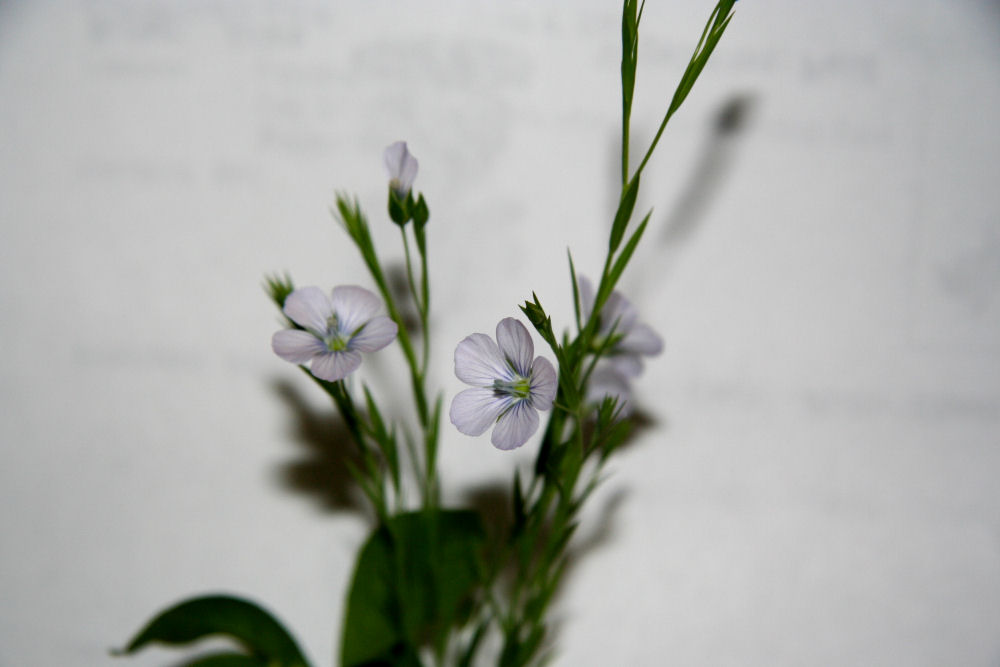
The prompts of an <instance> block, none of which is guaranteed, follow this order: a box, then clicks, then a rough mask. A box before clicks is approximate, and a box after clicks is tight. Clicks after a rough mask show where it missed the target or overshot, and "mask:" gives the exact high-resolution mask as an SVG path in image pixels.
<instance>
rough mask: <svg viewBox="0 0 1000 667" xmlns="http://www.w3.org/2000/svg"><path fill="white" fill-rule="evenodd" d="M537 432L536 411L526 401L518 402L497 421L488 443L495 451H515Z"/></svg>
mask: <svg viewBox="0 0 1000 667" xmlns="http://www.w3.org/2000/svg"><path fill="white" fill-rule="evenodd" d="M537 430H538V411H536V410H535V408H533V407H531V405H530V404H529V403H528V401H518V402H517V403H515V404H514V405H513V407H511V409H510V410H508V411H507V412H505V413H504V414H502V415H501V416H500V419H498V420H497V425H496V427H495V428H494V429H493V436H492V437H491V438H490V442H492V443H493V446H494V447H496V448H497V449H503V450H509V449H517V448H518V447H520V446H521V445H523V444H524V443H526V442H527V441H528V438H530V437H531V436H532V435H534V433H535V431H537Z"/></svg>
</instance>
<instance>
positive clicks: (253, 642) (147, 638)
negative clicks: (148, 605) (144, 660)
mask: <svg viewBox="0 0 1000 667" xmlns="http://www.w3.org/2000/svg"><path fill="white" fill-rule="evenodd" d="M210 635H223V636H226V637H230V638H232V639H234V640H236V641H237V642H238V643H239V644H241V645H242V646H243V647H244V648H246V650H247V651H249V652H250V654H251V655H252V656H253V657H255V658H258V659H260V660H262V661H264V662H265V663H267V664H274V665H280V666H281V667H304V666H305V665H307V664H308V663H307V662H306V659H305V657H303V655H302V652H301V651H300V650H299V647H298V645H297V644H296V643H295V640H294V639H293V638H292V636H291V635H290V634H289V633H288V631H287V630H285V628H284V626H282V625H281V623H279V622H278V621H277V620H276V619H275V618H274V617H273V616H272V615H271V614H270V613H268V612H267V611H265V610H264V609H262V608H261V607H259V606H257V605H256V604H254V603H253V602H250V601H248V600H244V599H241V598H236V597H232V596H228V595H206V596H203V597H197V598H192V599H189V600H185V601H184V602H181V603H179V604H177V605H174V606H173V607H170V608H169V609H166V610H164V611H162V612H160V614H158V615H157V616H156V617H155V618H154V619H153V620H152V621H150V622H149V624H148V625H147V626H146V627H145V628H143V629H142V630H141V631H140V632H139V633H138V634H137V635H136V636H135V637H134V638H133V639H132V640H131V641H130V642H129V643H128V645H127V646H126V647H125V648H124V649H122V650H121V651H120V653H122V654H131V653H135V652H137V651H139V650H140V649H142V648H144V647H145V646H147V645H148V644H150V643H153V642H159V643H162V644H170V645H175V646H176V645H183V644H189V643H191V642H194V641H197V640H199V639H201V638H203V637H208V636H210Z"/></svg>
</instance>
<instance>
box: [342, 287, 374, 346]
mask: <svg viewBox="0 0 1000 667" xmlns="http://www.w3.org/2000/svg"><path fill="white" fill-rule="evenodd" d="M330 303H331V304H332V306H333V310H334V312H335V313H337V322H338V325H339V327H340V333H342V334H344V335H345V336H346V335H349V334H352V333H354V332H355V331H357V330H358V328H360V327H361V326H362V325H363V324H364V323H365V322H367V321H368V320H370V319H372V318H373V317H375V316H376V315H377V314H378V312H379V310H381V308H382V302H381V301H380V300H379V298H378V297H377V296H375V295H374V294H372V293H371V292H369V291H368V290H366V289H365V288H364V287H358V286H357V285H341V286H340V287H334V288H333V293H332V294H331V295H330Z"/></svg>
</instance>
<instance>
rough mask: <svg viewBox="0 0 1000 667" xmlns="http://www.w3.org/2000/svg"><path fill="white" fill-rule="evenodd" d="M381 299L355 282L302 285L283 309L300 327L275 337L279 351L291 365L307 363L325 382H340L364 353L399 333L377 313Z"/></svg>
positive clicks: (287, 330)
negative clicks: (322, 286)
mask: <svg viewBox="0 0 1000 667" xmlns="http://www.w3.org/2000/svg"><path fill="white" fill-rule="evenodd" d="M381 308H382V302H381V301H379V298H378V297H377V296H375V295H374V294H372V293H371V292H369V291H368V290H366V289H365V288H363V287H358V286H357V285H342V286H340V287H334V288H333V292H331V293H330V294H327V293H326V292H324V291H323V290H321V289H320V288H318V287H301V288H299V289H297V290H295V291H294V292H292V293H291V294H289V295H288V298H287V299H285V306H284V308H283V309H282V310H283V312H284V313H285V315H287V316H288V319H290V320H291V321H292V322H295V323H296V324H298V325H299V326H301V327H302V329H284V330H282V331H279V332H277V333H276V334H274V336H273V337H272V338H271V347H272V348H273V349H274V352H275V354H277V355H278V356H279V357H281V358H282V359H284V360H285V361H290V362H292V363H293V364H303V365H305V364H307V363H308V364H309V370H310V372H311V373H312V374H313V375H315V376H316V377H318V378H319V379H321V380H327V381H328V382H336V381H337V380H343V379H344V378H345V377H347V376H348V375H350V374H351V373H353V372H354V371H356V370H358V366H360V365H361V353H362V352H375V351H376V350H381V349H382V348H383V347H385V346H386V345H388V344H389V343H391V342H392V341H393V339H394V338H395V337H396V333H397V330H398V327H397V326H396V323H395V322H393V321H392V320H391V319H389V318H388V317H386V316H385V315H379V314H378V312H379V310H381Z"/></svg>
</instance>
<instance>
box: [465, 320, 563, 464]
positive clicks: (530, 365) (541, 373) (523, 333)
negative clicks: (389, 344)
mask: <svg viewBox="0 0 1000 667" xmlns="http://www.w3.org/2000/svg"><path fill="white" fill-rule="evenodd" d="M496 335H497V338H496V342H494V341H493V339H492V338H490V337H489V336H487V335H486V334H481V333H474V334H472V335H471V336H468V337H466V338H465V339H464V340H462V342H461V343H459V344H458V347H457V348H456V349H455V375H456V376H458V379H459V380H461V381H462V382H464V383H466V384H470V385H472V389H466V390H464V391H462V392H460V393H459V394H458V395H457V396H455V398H454V400H452V403H451V412H450V417H451V423H452V424H454V425H455V426H456V427H457V428H458V430H459V431H461V432H462V433H464V434H466V435H482V434H483V433H485V432H486V430H487V429H489V428H490V427H491V426H492V427H493V435H492V437H491V439H490V440H491V442H492V443H493V446H494V447H496V448H497V449H516V448H517V447H520V446H521V445H523V444H524V443H525V442H527V441H528V438H530V437H531V436H532V435H533V434H534V433H535V431H536V430H538V411H539V410H548V409H549V408H551V407H552V401H553V400H554V399H555V396H556V386H557V379H556V370H555V368H553V366H552V364H551V363H550V362H549V360H548V359H545V358H544V357H534V354H535V347H534V344H533V343H532V342H531V334H529V333H528V330H527V329H526V328H525V326H524V325H523V324H521V323H520V322H518V321H517V320H515V319H514V318H512V317H508V318H506V319H503V320H501V321H500V323H499V324H497V330H496ZM532 357H534V360H532Z"/></svg>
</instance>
